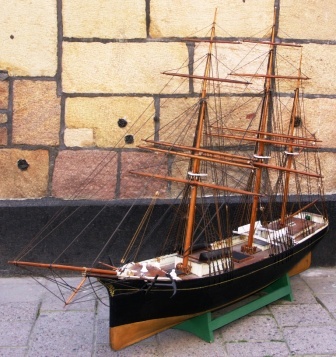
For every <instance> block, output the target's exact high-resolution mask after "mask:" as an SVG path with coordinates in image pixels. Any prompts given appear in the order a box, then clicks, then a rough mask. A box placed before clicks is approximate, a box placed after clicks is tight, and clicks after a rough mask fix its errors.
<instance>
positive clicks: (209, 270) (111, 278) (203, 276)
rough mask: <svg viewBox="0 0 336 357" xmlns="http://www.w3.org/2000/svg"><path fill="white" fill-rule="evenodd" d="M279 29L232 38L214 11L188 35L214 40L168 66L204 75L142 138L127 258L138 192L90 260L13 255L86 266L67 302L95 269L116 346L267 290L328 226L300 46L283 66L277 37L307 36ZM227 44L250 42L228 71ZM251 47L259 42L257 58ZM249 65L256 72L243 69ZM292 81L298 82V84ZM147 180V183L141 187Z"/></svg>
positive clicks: (197, 43) (193, 78)
mask: <svg viewBox="0 0 336 357" xmlns="http://www.w3.org/2000/svg"><path fill="white" fill-rule="evenodd" d="M275 40H276V36H275V26H273V27H272V31H271V36H270V40H268V41H255V42H253V41H249V42H242V43H238V42H236V43H229V42H227V43H226V42H225V41H223V40H222V39H218V38H217V37H216V34H215V21H214V23H213V25H212V27H211V33H210V36H208V37H204V38H202V39H199V40H198V39H195V38H188V39H186V42H187V43H188V45H189V46H193V47H194V51H195V56H196V54H198V53H199V52H200V50H201V49H204V48H205V47H206V48H207V51H206V54H205V56H204V57H199V59H198V60H197V63H195V64H190V63H189V64H188V66H187V68H188V72H185V71H184V70H183V69H181V71H174V72H172V71H169V72H164V73H165V74H168V75H171V76H172V77H173V78H172V79H173V80H175V79H176V80H183V81H187V83H188V84H189V86H190V88H192V89H193V86H198V85H200V95H198V96H196V95H191V98H190V99H188V100H185V101H187V102H189V101H190V102H193V103H192V105H191V107H190V108H188V109H185V110H183V112H182V113H181V114H179V115H178V116H176V117H175V118H172V117H171V118H170V119H171V120H170V122H167V124H165V125H164V123H160V128H159V129H158V130H156V131H155V133H154V135H153V136H152V137H151V138H147V139H145V140H144V144H143V145H141V146H140V150H139V151H138V152H139V155H141V158H142V159H141V160H140V161H141V163H142V168H141V169H140V168H139V169H137V168H135V169H134V170H132V174H134V175H137V177H139V178H143V179H144V182H147V184H148V183H149V185H147V189H148V187H152V188H153V196H154V199H153V202H151V203H150V204H149V205H148V209H147V211H146V212H145V215H144V217H143V218H142V220H141V222H139V226H138V227H135V228H134V231H135V232H134V235H132V236H131V237H130V241H131V242H130V245H129V246H128V247H127V249H126V253H125V255H124V256H123V257H122V259H120V263H118V264H116V262H115V261H114V264H111V262H109V261H108V260H105V261H104V259H105V258H107V257H108V255H109V251H111V249H112V248H111V245H112V246H113V244H112V242H113V237H114V235H115V234H117V233H116V232H119V233H118V234H120V232H121V231H122V230H123V228H122V227H123V225H129V224H130V223H129V220H128V217H129V216H127V215H126V213H128V214H130V215H132V214H133V212H132V209H133V208H134V207H135V206H134V203H132V205H131V206H130V208H129V209H128V212H126V213H125V216H123V217H122V219H121V222H120V223H118V225H117V227H116V229H115V231H114V232H112V233H111V235H110V236H109V238H108V239H107V240H106V241H104V244H103V245H104V247H103V249H102V250H101V251H100V252H99V258H97V259H96V260H95V264H93V265H92V266H91V267H86V268H83V267H81V266H75V265H74V266H73V265H64V264H59V263H58V262H57V261H56V260H55V261H53V262H52V264H51V263H49V262H43V263H36V262H27V261H26V260H27V259H23V258H24V256H22V257H20V259H17V260H15V261H13V262H11V263H13V264H16V265H19V266H22V267H40V268H47V269H48V272H51V271H59V270H69V271H78V272H80V273H81V274H83V275H84V277H83V279H82V281H81V282H80V284H79V285H78V286H77V287H74V288H71V291H72V295H71V296H70V298H69V300H68V301H67V302H70V300H72V299H73V298H74V295H76V294H79V293H80V291H81V290H83V288H84V287H87V286H88V284H87V279H90V278H97V281H98V283H99V284H103V286H105V287H106V288H107V290H108V293H109V300H110V340H111V345H112V347H113V348H114V349H116V350H118V349H121V348H123V347H125V346H128V345H130V344H132V343H135V342H137V341H140V340H142V339H144V338H146V337H149V336H151V335H153V334H156V333H157V332H160V331H162V330H164V329H167V328H169V327H172V326H174V325H176V324H178V323H180V322H182V321H184V320H186V319H190V318H192V317H194V316H197V315H199V314H202V313H204V312H207V311H212V310H215V309H218V308H220V307H223V306H226V305H229V304H231V303H233V302H235V301H238V300H239V299H242V298H244V297H246V296H248V295H251V294H253V293H255V292H257V291H258V290H261V289H262V288H264V287H266V286H268V285H269V284H271V283H272V282H274V281H275V280H277V279H278V278H280V277H281V276H283V275H284V274H286V273H288V272H289V271H290V270H291V269H292V268H293V267H295V266H297V265H298V264H300V262H303V261H304V259H305V257H307V256H308V255H309V254H310V252H311V250H312V249H313V248H314V246H315V245H316V244H317V243H318V242H319V241H320V240H321V239H322V237H323V236H324V234H325V233H326V232H327V229H328V219H327V214H326V212H325V208H324V204H323V183H322V176H321V173H320V164H319V159H318V149H319V145H318V140H317V139H316V138H315V136H314V135H313V134H311V133H310V132H309V130H308V129H307V127H306V124H305V114H304V106H303V105H302V103H301V101H302V99H303V96H302V94H301V91H300V87H301V84H302V83H303V82H304V81H305V80H307V79H308V78H307V77H306V76H305V75H303V74H302V73H301V69H300V68H301V59H300V57H301V55H300V54H299V56H298V61H297V64H298V66H297V67H298V68H297V67H296V69H295V73H292V72H293V71H294V70H293V68H294V67H292V69H291V70H292V72H291V73H289V74H282V73H278V70H277V65H278V64H279V63H280V62H279V60H278V59H277V58H278V56H280V57H281V55H283V56H284V58H286V61H285V62H286V63H288V57H286V56H285V55H284V54H283V53H279V52H280V48H283V47H286V49H288V50H294V51H297V52H298V51H300V49H299V48H298V47H300V46H298V45H295V44H290V43H281V42H276V41H275ZM220 46H222V47H223V51H226V52H227V51H228V50H229V49H232V48H233V47H234V48H235V51H237V50H239V46H241V48H243V51H245V54H244V55H243V57H244V58H245V62H241V63H240V64H239V65H238V64H237V66H236V69H235V70H233V71H228V72H229V73H226V74H225V76H222V75H221V74H220V73H217V71H218V72H219V68H220V65H221V64H222V61H223V58H224V57H223V56H221V53H223V52H220V51H222V50H220ZM256 48H258V50H256ZM259 48H262V49H261V50H259ZM246 49H248V50H249V51H251V52H252V53H253V52H254V53H256V52H255V51H260V52H258V56H257V57H258V61H259V62H258V65H255V63H257V62H253V61H252V60H251V61H250V60H249V58H250V57H249V55H247V52H246V51H247V50H246ZM265 49H266V50H265ZM226 52H224V53H226ZM286 53H287V52H286ZM260 58H264V60H263V61H261V60H260ZM203 59H204V66H203V73H200V68H201V63H202V60H203ZM246 59H248V60H246ZM251 63H253V65H251ZM246 66H247V67H248V68H251V67H255V68H257V72H256V73H249V72H244V71H243V68H245V67H246ZM261 70H264V72H263V73H262V72H261ZM260 81H262V87H261V90H257V88H258V86H257V85H255V83H257V84H258V83H260ZM293 84H294V86H293ZM281 86H283V87H281ZM291 86H292V87H291ZM283 88H285V89H288V88H292V89H291V90H292V92H291V93H292V95H286V94H285V92H284V89H283ZM229 91H230V92H231V94H230V92H229ZM191 92H192V90H191ZM167 97H168V96H167ZM180 100H182V98H180ZM167 102H168V100H167ZM173 102H174V101H173ZM175 103H176V102H175ZM164 105H166V103H164ZM241 113H242V114H241ZM191 131H193V133H192V134H191ZM144 157H148V158H149V160H148V162H149V163H148V164H147V165H145V163H144V159H143V158H144ZM135 165H136V163H135ZM153 180H154V181H155V182H156V181H157V182H159V184H157V183H154V181H153ZM145 186H146V185H142V184H139V192H140V196H141V189H142V188H143V187H145ZM162 188H164V191H165V193H164V195H165V196H164V198H166V197H168V195H172V194H173V193H176V196H177V198H176V199H175V200H172V199H170V200H169V202H170V203H172V205H171V206H170V205H167V204H166V201H163V202H164V204H162V201H161V203H160V202H157V203H160V204H159V205H158V206H159V207H160V208H159V209H160V210H161V211H160V212H161V213H160V219H158V218H157V217H158V215H155V210H156V205H155V203H154V201H155V200H157V199H158V197H156V196H158V195H159V194H160V190H161V191H162ZM156 191H157V192H156ZM162 207H164V208H165V209H166V210H165V211H164V212H163V211H162V210H163V208H162ZM171 207H172V208H171ZM154 216H155V217H156V218H155V222H154V223H153V224H152V223H151V218H152V217H154ZM162 227H163V228H162ZM46 235H48V234H46ZM77 238H78V236H77V237H76V239H77ZM146 242H147V243H146ZM148 242H150V244H149V243H148ZM36 245H38V243H35V244H34V245H33V246H36ZM70 245H71V244H69V246H70ZM149 245H150V249H149V248H148V247H149ZM154 245H157V246H156V247H155V253H153V256H152V257H150V256H148V251H153V246H154ZM30 247H32V246H30ZM142 248H145V249H147V255H146V253H144V255H141V253H140V251H141V249H142ZM138 257H145V259H142V258H140V259H139V258H138ZM99 261H103V262H102V263H99ZM305 268H307V266H303V267H301V270H302V269H305ZM55 281H56V282H57V281H58V280H57V278H55ZM62 284H63V285H65V283H62ZM94 284H96V283H90V284H89V285H90V286H93V285H94Z"/></svg>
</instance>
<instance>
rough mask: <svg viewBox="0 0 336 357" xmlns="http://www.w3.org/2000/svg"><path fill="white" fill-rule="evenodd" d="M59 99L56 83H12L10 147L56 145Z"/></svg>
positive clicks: (58, 124)
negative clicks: (13, 145)
mask: <svg viewBox="0 0 336 357" xmlns="http://www.w3.org/2000/svg"><path fill="white" fill-rule="evenodd" d="M59 130H60V99H59V98H58V97H57V95H56V83H55V82H49V81H29V80H19V81H15V83H14V105H13V143H15V144H30V145H57V144H58V142H59Z"/></svg>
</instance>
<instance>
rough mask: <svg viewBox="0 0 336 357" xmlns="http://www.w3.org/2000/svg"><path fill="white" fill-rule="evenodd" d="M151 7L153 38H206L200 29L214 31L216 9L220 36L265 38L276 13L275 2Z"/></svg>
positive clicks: (192, 1)
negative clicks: (213, 23) (265, 33)
mask: <svg viewBox="0 0 336 357" xmlns="http://www.w3.org/2000/svg"><path fill="white" fill-rule="evenodd" d="M150 6H151V7H150V17H151V22H150V36H151V37H153V38H159V37H185V36H200V37H203V36H205V35H204V33H201V32H199V30H200V29H204V28H205V29H207V28H208V29H209V30H210V28H211V25H212V22H213V19H214V13H215V9H216V8H217V19H216V22H217V24H218V29H217V35H218V36H224V37H232V36H234V37H236V36H237V37H238V36H243V37H246V36H248V37H250V36H258V35H259V36H262V35H264V34H263V33H260V31H264V29H265V28H268V27H269V28H270V27H271V26H272V21H273V12H274V11H273V6H274V1H273V0H266V1H265V0H255V1H236V0H229V1H225V2H223V1H219V0H209V1H202V0H185V1H183V2H181V1H179V0H172V1H166V0H156V1H151V3H150ZM222 29H223V30H222ZM208 36H209V34H208Z"/></svg>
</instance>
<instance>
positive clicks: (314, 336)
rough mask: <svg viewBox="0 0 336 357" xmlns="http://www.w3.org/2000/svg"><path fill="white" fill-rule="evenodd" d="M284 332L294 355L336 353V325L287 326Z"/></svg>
mask: <svg viewBox="0 0 336 357" xmlns="http://www.w3.org/2000/svg"><path fill="white" fill-rule="evenodd" d="M283 333H284V337H285V339H286V341H287V343H288V345H289V348H290V352H291V354H292V355H304V354H307V355H314V356H315V355H317V354H321V355H322V354H326V355H329V356H335V355H336V339H335V336H336V326H309V327H306V326H305V327H301V326H295V327H288V328H286V327H285V328H284V329H283Z"/></svg>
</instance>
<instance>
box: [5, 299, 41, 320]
mask: <svg viewBox="0 0 336 357" xmlns="http://www.w3.org/2000/svg"><path fill="white" fill-rule="evenodd" d="M38 310H39V303H36V302H10V303H6V304H2V303H1V304H0V321H7V322H11V321H16V322H20V321H31V322H34V321H35V320H36V318H37V314H38Z"/></svg>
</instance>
